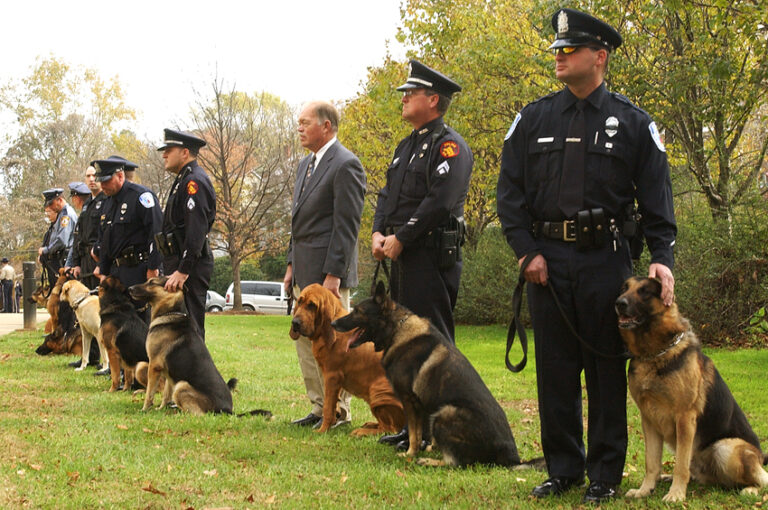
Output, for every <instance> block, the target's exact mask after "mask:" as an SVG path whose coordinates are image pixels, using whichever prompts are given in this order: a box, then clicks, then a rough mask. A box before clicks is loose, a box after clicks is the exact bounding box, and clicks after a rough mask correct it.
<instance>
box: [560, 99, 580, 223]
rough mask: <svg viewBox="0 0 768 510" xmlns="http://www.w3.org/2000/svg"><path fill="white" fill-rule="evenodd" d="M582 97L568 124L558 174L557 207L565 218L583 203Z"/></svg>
mask: <svg viewBox="0 0 768 510" xmlns="http://www.w3.org/2000/svg"><path fill="white" fill-rule="evenodd" d="M585 104H586V101H584V100H583V99H581V100H579V101H577V102H576V111H575V112H574V113H573V117H571V123H570V124H569V125H568V135H567V138H566V139H565V151H564V152H563V172H562V175H561V176H560V196H559V198H558V201H557V205H558V207H560V210H561V211H562V212H563V214H564V215H565V217H566V218H573V217H574V216H576V213H577V212H578V211H580V210H581V208H582V207H583V204H584V160H585V159H586V156H587V140H586V138H587V126H586V122H585V121H584V105H585Z"/></svg>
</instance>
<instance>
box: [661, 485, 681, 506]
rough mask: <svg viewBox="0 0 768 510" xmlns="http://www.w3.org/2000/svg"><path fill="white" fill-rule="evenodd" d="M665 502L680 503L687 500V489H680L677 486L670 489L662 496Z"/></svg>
mask: <svg viewBox="0 0 768 510" xmlns="http://www.w3.org/2000/svg"><path fill="white" fill-rule="evenodd" d="M661 500H662V501H663V502H664V503H679V502H681V501H685V489H683V490H680V489H677V488H674V487H673V488H671V489H669V492H667V494H666V495H665V496H664V497H663V498H661Z"/></svg>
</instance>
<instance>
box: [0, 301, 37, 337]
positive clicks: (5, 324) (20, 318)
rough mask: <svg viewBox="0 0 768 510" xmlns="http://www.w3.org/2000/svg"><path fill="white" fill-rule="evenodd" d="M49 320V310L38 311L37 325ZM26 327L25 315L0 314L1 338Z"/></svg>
mask: <svg viewBox="0 0 768 510" xmlns="http://www.w3.org/2000/svg"><path fill="white" fill-rule="evenodd" d="M47 320H48V310H46V309H45V308H38V309H37V324H38V325H41V322H45V321H47ZM23 327H24V314H23V313H0V336H3V335H6V334H8V333H11V332H13V331H16V330H17V329H22V328H23Z"/></svg>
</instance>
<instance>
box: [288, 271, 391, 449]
mask: <svg viewBox="0 0 768 510" xmlns="http://www.w3.org/2000/svg"><path fill="white" fill-rule="evenodd" d="M346 314H347V311H346V310H345V309H344V308H343V307H342V306H341V302H340V301H339V300H338V299H337V298H336V296H334V295H333V294H332V293H331V291H330V290H328V289H326V288H325V287H323V286H322V285H318V284H316V283H315V284H312V285H309V286H307V287H305V288H304V290H303V291H302V292H301V295H300V296H299V300H298V301H297V302H296V311H295V313H294V316H293V322H292V323H291V331H290V336H291V338H293V339H294V340H296V339H297V338H299V335H303V336H305V337H307V338H309V339H310V340H311V341H312V354H314V356H315V359H316V360H317V364H318V365H320V369H321V370H322V371H323V382H324V383H325V395H324V396H323V424H322V425H321V426H320V428H319V429H318V432H326V431H327V430H328V429H329V428H330V427H331V425H333V424H334V423H335V422H336V402H337V401H338V399H339V393H340V392H341V390H342V388H343V389H345V390H347V391H348V392H350V393H351V394H353V395H354V396H356V397H359V398H361V399H363V400H365V401H366V402H367V403H368V405H369V406H370V408H371V413H373V416H374V417H375V418H376V420H377V421H376V422H369V423H366V424H365V425H363V426H362V427H361V428H358V429H356V430H353V431H352V435H354V436H365V435H370V434H381V433H384V432H398V431H400V429H402V428H403V425H404V424H405V413H404V412H403V405H402V404H401V403H400V400H399V399H398V398H397V397H396V396H395V392H394V391H393V390H392V386H391V385H390V384H389V381H388V380H387V375H386V373H385V372H384V367H382V366H381V353H380V352H376V351H375V349H374V347H373V345H372V344H365V345H363V346H360V347H358V348H356V349H349V347H348V343H349V339H350V338H351V337H352V334H351V333H339V332H337V331H335V330H334V329H333V328H332V327H331V322H333V321H334V320H336V319H338V318H339V317H343V316H344V315H346Z"/></svg>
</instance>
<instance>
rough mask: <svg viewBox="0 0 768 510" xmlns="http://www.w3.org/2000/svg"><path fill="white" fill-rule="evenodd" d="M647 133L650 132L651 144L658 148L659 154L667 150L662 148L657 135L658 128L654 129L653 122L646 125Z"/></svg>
mask: <svg viewBox="0 0 768 510" xmlns="http://www.w3.org/2000/svg"><path fill="white" fill-rule="evenodd" d="M648 131H650V132H651V138H653V143H655V144H656V147H658V148H659V150H660V151H661V152H667V149H665V148H664V142H662V141H661V134H659V128H657V127H656V123H655V122H651V123H650V124H648Z"/></svg>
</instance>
